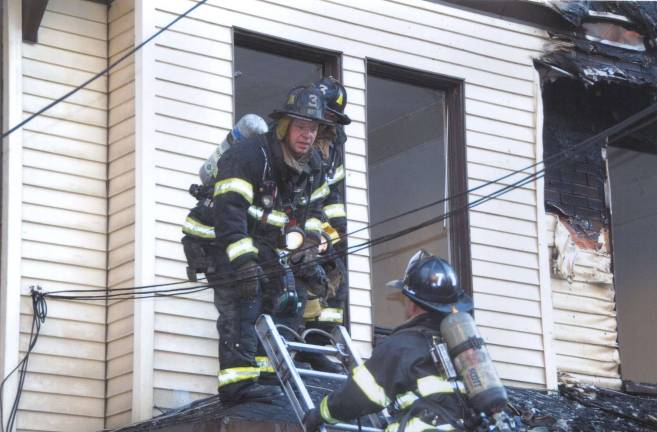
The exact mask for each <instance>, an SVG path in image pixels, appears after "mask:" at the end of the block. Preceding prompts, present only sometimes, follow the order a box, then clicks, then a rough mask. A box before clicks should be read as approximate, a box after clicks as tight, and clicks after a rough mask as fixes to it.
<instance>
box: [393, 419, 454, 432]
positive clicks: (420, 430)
mask: <svg viewBox="0 0 657 432" xmlns="http://www.w3.org/2000/svg"><path fill="white" fill-rule="evenodd" d="M398 430H399V423H398V422H396V423H391V424H390V425H388V427H387V428H386V429H385V432H397V431H398ZM455 430H456V429H455V428H454V426H452V425H451V424H449V423H444V424H440V425H435V426H434V425H432V424H429V423H425V422H423V421H422V420H420V419H419V418H418V417H413V418H412V419H410V420H409V421H408V422H407V423H406V427H405V428H404V432H435V431H440V432H449V431H455Z"/></svg>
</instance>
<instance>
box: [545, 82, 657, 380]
mask: <svg viewBox="0 0 657 432" xmlns="http://www.w3.org/2000/svg"><path fill="white" fill-rule="evenodd" d="M654 100H655V92H654V91H653V90H651V89H648V88H645V87H637V86H629V85H619V84H611V83H599V84H596V85H595V86H592V87H591V86H585V85H584V84H583V83H581V82H578V81H575V80H569V79H559V80H556V81H554V82H548V81H544V82H543V102H544V128H543V140H544V155H543V157H544V158H549V157H550V156H551V155H553V154H555V153H557V152H560V151H562V150H564V149H567V148H568V147H570V146H573V145H575V144H576V143H578V142H580V141H582V140H583V139H585V138H588V137H590V136H592V135H594V134H596V133H599V132H601V131H602V130H604V129H606V128H608V127H611V126H613V125H614V124H617V123H619V122H620V121H622V120H623V119H625V118H627V117H629V116H631V115H632V114H634V113H636V112H638V111H640V110H642V109H644V108H646V107H647V106H648V105H650V104H652V103H654ZM656 130H657V126H655V125H654V124H653V125H651V126H649V127H646V128H643V129H641V130H638V131H636V132H634V133H632V134H630V135H629V136H627V137H624V138H623V139H621V140H619V141H616V142H614V143H612V145H611V146H610V147H609V148H608V150H607V152H606V153H607V163H605V160H604V159H603V152H602V150H603V149H602V146H603V143H600V144H599V145H594V146H591V147H590V149H589V150H588V151H585V152H577V153H573V154H571V155H568V157H567V160H566V162H565V163H561V164H559V165H556V164H554V163H548V164H546V183H545V201H546V209H547V211H549V212H552V213H556V214H558V215H560V216H561V217H563V218H565V219H566V220H567V221H568V222H569V224H570V225H571V226H572V227H573V228H574V229H575V230H576V231H577V235H578V237H580V238H583V239H586V238H589V239H591V240H594V241H595V240H597V239H598V236H599V235H600V230H601V229H602V228H606V229H609V228H610V229H611V252H612V264H613V268H612V270H613V274H614V290H615V303H616V320H617V332H618V348H619V350H620V360H621V368H620V374H621V378H622V379H623V380H630V381H635V382H644V383H653V384H654V383H657V370H656V369H655V367H654V365H655V363H656V362H657V335H656V334H655V331H654V329H655V328H656V327H657V314H655V310H657V289H655V288H656V287H657V276H656V274H655V271H654V265H655V262H657V246H656V245H657V224H656V223H655V220H656V217H657V204H656V203H657V171H656V170H655V167H656V166H657V144H655V140H654V136H655V132H656ZM606 182H609V188H608V190H609V191H610V193H605V184H606ZM609 205H610V209H608V208H607V206H609Z"/></svg>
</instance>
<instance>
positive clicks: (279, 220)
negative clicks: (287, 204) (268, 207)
mask: <svg viewBox="0 0 657 432" xmlns="http://www.w3.org/2000/svg"><path fill="white" fill-rule="evenodd" d="M248 213H249V216H251V217H252V218H254V219H256V220H258V221H261V220H262V217H263V216H264V214H265V211H264V209H262V208H261V207H258V206H254V205H252V206H251V207H249V210H248ZM288 222H289V219H288V217H287V215H286V214H285V213H283V212H282V211H278V210H272V211H271V212H270V213H269V214H268V215H267V217H266V219H265V223H267V224H269V225H273V226H275V227H278V228H283V227H284V226H285V225H287V223H288Z"/></svg>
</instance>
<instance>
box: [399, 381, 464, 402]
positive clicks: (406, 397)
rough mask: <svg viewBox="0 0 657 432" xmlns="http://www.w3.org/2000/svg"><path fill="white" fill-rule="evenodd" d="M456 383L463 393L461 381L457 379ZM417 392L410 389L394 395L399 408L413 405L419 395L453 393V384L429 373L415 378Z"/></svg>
mask: <svg viewBox="0 0 657 432" xmlns="http://www.w3.org/2000/svg"><path fill="white" fill-rule="evenodd" d="M456 385H457V386H458V388H459V390H460V391H461V392H463V393H465V386H464V385H463V383H462V382H461V381H457V382H456ZM417 392H418V393H419V394H420V396H418V395H417V394H416V393H415V392H412V391H408V392H406V393H402V394H399V395H397V396H395V402H396V404H397V406H399V408H401V409H406V408H408V407H410V406H411V405H413V403H414V402H415V401H416V400H418V399H419V398H420V397H427V396H431V395H433V394H449V393H454V384H452V383H451V382H449V381H447V380H446V379H444V378H442V377H439V376H437V375H429V376H425V377H423V378H420V379H418V380H417Z"/></svg>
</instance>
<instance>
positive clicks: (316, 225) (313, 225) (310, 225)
mask: <svg viewBox="0 0 657 432" xmlns="http://www.w3.org/2000/svg"><path fill="white" fill-rule="evenodd" d="M304 228H305V229H306V231H315V232H320V233H321V232H322V221H320V220H319V219H317V218H310V219H308V220H307V221H306V224H305V225H304Z"/></svg>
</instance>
